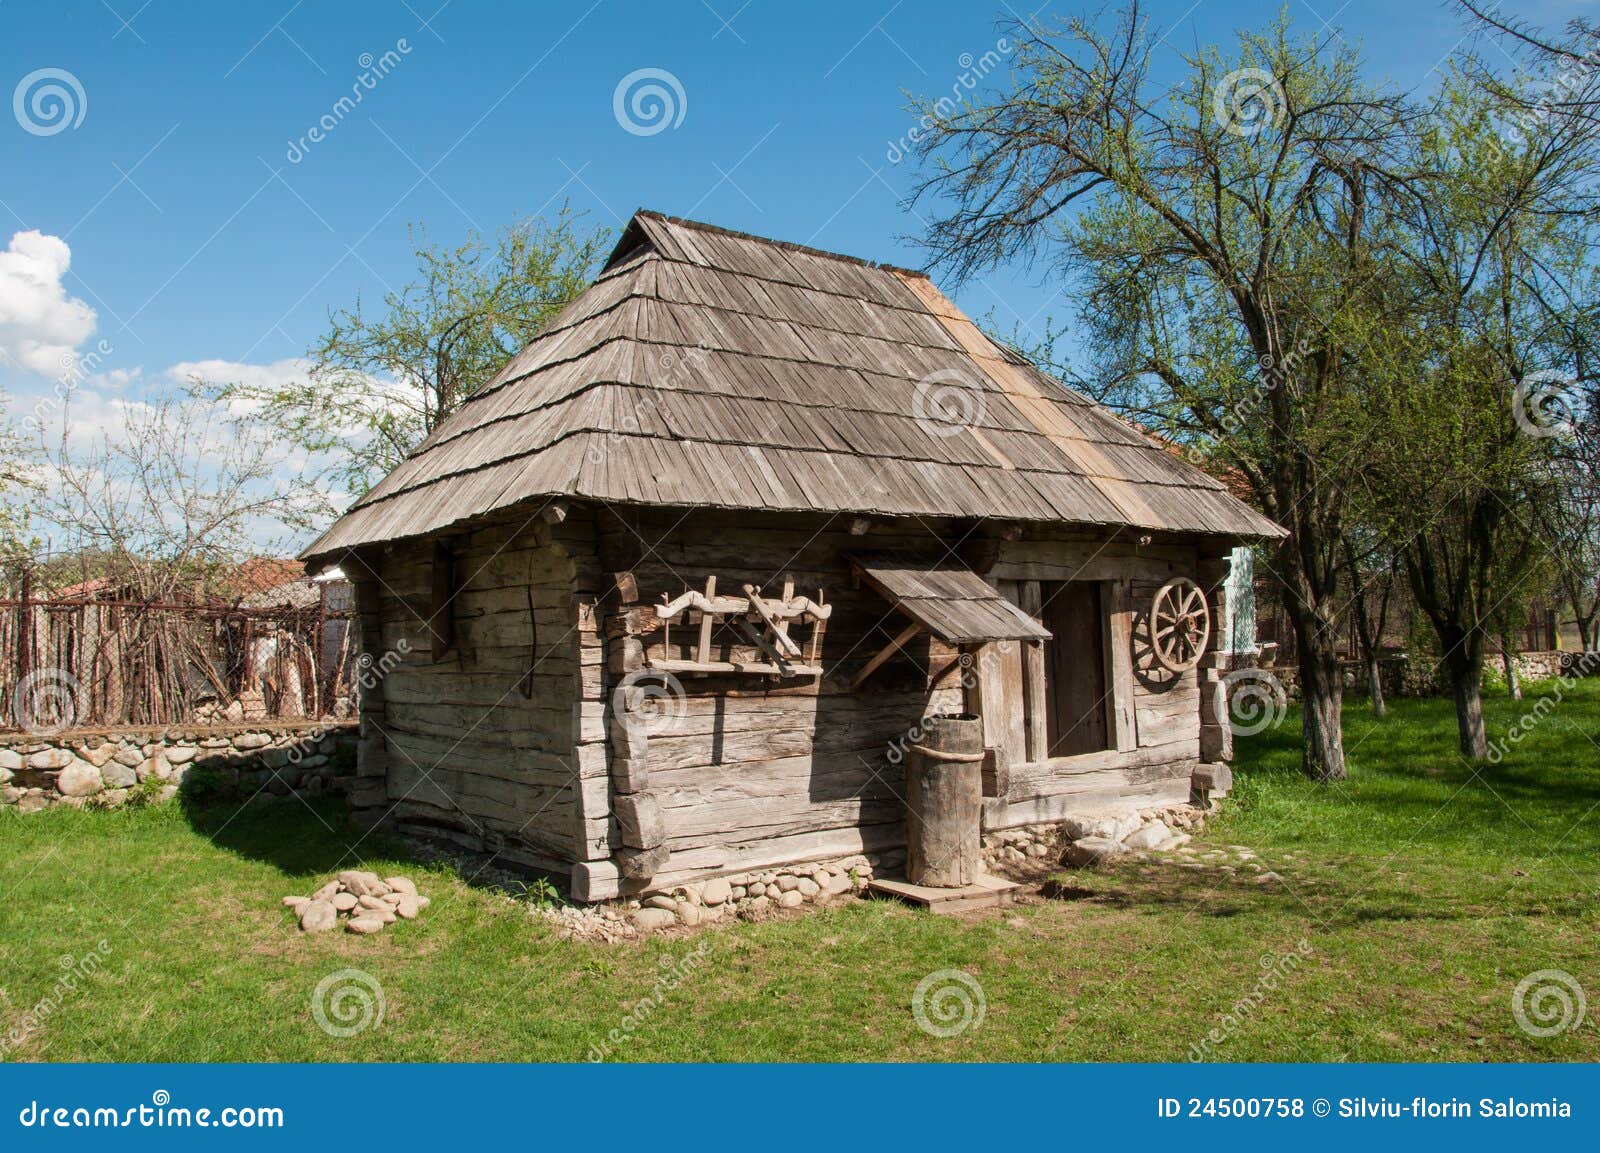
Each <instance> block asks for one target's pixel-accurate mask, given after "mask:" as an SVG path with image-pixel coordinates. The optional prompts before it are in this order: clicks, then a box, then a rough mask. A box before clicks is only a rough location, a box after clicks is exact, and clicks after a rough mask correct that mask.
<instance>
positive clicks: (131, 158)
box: [0, 0, 1579, 419]
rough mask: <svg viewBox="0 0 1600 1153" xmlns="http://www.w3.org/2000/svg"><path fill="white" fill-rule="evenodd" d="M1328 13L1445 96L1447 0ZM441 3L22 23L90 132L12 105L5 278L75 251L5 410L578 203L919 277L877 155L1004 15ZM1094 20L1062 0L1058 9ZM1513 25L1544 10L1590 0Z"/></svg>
mask: <svg viewBox="0 0 1600 1153" xmlns="http://www.w3.org/2000/svg"><path fill="white" fill-rule="evenodd" d="M1013 2H1014V0H1013ZM1315 3H1316V7H1315V8H1313V6H1312V5H1311V4H1308V3H1305V2H1304V0H1296V2H1295V3H1294V4H1293V5H1291V6H1290V12H1291V15H1292V17H1293V19H1294V20H1295V22H1296V24H1297V25H1298V26H1300V27H1302V28H1304V29H1305V30H1307V31H1319V30H1322V31H1326V32H1327V33H1328V34H1330V35H1333V34H1337V35H1338V36H1341V37H1343V38H1345V39H1347V40H1349V41H1352V42H1355V43H1358V44H1360V45H1361V46H1362V48H1363V49H1364V51H1365V54H1366V57H1367V60H1368V62H1369V68H1370V71H1371V73H1372V75H1373V77H1374V78H1387V79H1391V80H1393V81H1395V82H1397V83H1399V84H1401V85H1403V86H1406V87H1414V86H1426V85H1429V84H1431V83H1432V82H1433V81H1434V80H1435V79H1436V74H1432V75H1431V74H1430V73H1431V70H1432V69H1434V67H1435V66H1436V65H1437V64H1438V63H1439V62H1440V60H1441V59H1442V58H1443V57H1444V56H1445V55H1446V54H1447V53H1448V52H1449V51H1450V49H1451V48H1452V46H1453V45H1455V44H1456V43H1457V42H1458V40H1459V38H1460V37H1461V35H1462V27H1461V25H1460V23H1459V22H1458V21H1457V19H1456V18H1455V16H1454V15H1453V13H1451V12H1450V11H1448V10H1447V9H1446V7H1445V6H1444V5H1443V4H1442V3H1438V2H1435V0H1417V2H1403V0H1349V2H1348V3H1344V4H1343V6H1342V7H1341V6H1340V4H1339V3H1338V0H1315ZM440 5H441V0H395V2H388V0H372V2H370V3H340V4H337V5H333V4H319V3H313V2H309V0H306V2H302V3H295V2H294V0H263V2H259V3H238V4H218V3H214V2H212V3H201V2H190V0H150V2H148V3H146V2H145V0H88V2H84V3H53V4H49V5H42V4H40V5H33V4H24V3H21V2H20V0H12V2H11V3H6V4H3V5H0V80H3V88H4V91H6V92H13V93H15V87H16V86H18V85H19V84H21V83H22V82H23V81H24V79H25V78H27V77H29V76H30V75H32V74H33V73H35V72H37V71H38V70H41V69H59V70H64V71H65V72H67V73H70V74H71V77H72V78H73V79H74V80H75V81H76V85H77V87H78V89H79V90H81V93H82V96H81V98H79V97H78V95H77V93H76V92H71V91H69V96H70V98H71V99H72V100H73V101H74V102H75V104H76V105H77V108H76V113H81V119H78V118H77V115H76V114H74V115H73V117H72V124H71V125H70V126H67V127H64V128H62V129H61V130H60V131H55V132H51V133H48V134H39V133H37V132H30V131H27V130H25V126H24V125H23V124H22V122H21V120H20V119H19V118H18V117H16V116H0V173H3V178H0V249H4V248H5V246H6V243H7V241H10V240H11V239H12V237H13V236H14V235H15V234H18V233H24V232H27V231H37V232H39V233H41V234H43V236H44V237H47V238H56V241H55V242H50V243H42V242H35V243H33V245H32V247H31V248H30V247H28V246H27V245H24V246H23V247H24V248H25V249H27V251H26V252H24V253H22V254H20V255H19V254H18V253H17V252H16V242H13V251H12V252H11V253H9V254H8V253H5V252H0V266H3V265H4V262H5V261H6V259H8V257H9V258H10V259H11V267H12V269H13V271H15V270H16V269H17V268H20V267H23V266H24V264H26V267H27V268H29V269H32V270H33V271H34V273H35V274H37V273H38V272H39V270H40V269H43V270H44V275H46V276H48V274H49V273H50V272H52V271H55V272H60V269H61V266H62V265H63V264H64V263H65V262H66V260H67V258H68V257H67V254H68V253H70V267H69V268H67V269H66V270H65V271H64V272H61V273H60V278H59V279H60V299H57V300H53V301H52V300H47V301H45V302H44V304H43V305H41V306H40V307H41V308H43V309H44V310H45V313H47V314H48V315H46V314H41V315H38V316H35V315H34V314H33V313H31V312H29V310H28V309H29V305H28V304H27V302H23V303H21V304H18V303H17V302H15V301H13V302H12V303H11V304H10V306H9V307H10V314H9V315H8V314H7V312H6V311H5V310H6V309H7V307H8V305H7V304H6V303H5V298H4V296H3V295H0V352H3V353H5V354H6V355H4V356H0V387H4V388H5V390H6V391H7V392H9V393H10V395H11V397H12V405H13V411H14V412H15V411H16V410H17V409H18V408H19V407H20V406H21V405H22V404H25V403H26V402H27V400H28V398H29V397H32V396H35V395H37V394H39V393H41V392H43V391H46V390H47V389H48V388H49V387H50V379H49V374H48V372H41V371H40V370H39V369H40V367H41V365H43V364H45V363H46V362H47V361H48V357H49V355H50V350H53V349H55V348H56V347H57V345H71V346H72V347H73V348H74V349H76V350H77V351H78V352H79V353H81V352H83V351H85V350H88V349H92V348H94V347H96V346H97V345H98V346H99V347H100V348H102V349H104V350H105V351H103V352H102V354H101V355H100V356H98V357H97V358H96V363H95V365H94V368H95V371H96V373H97V374H98V375H97V385H99V386H103V387H105V388H115V387H119V386H122V387H127V388H130V389H144V390H150V389H161V388H165V387H169V386H170V384H171V381H172V379H173V377H172V370H173V367H174V366H178V365H195V364H208V365H209V368H210V370H211V372H212V373H213V374H223V375H226V374H229V373H235V374H238V373H245V372H251V371H261V372H270V371H272V369H271V368H270V367H268V366H273V365H278V364H280V362H283V361H285V360H288V359H291V358H295V357H298V356H300V355H302V354H303V353H304V351H305V349H306V346H307V345H308V344H309V343H310V342H311V341H312V340H313V339H314V338H315V337H316V336H317V334H318V333H319V332H320V331H321V330H322V328H323V326H324V322H325V317H326V314H327V312H328V310H329V308H331V307H335V306H341V305H346V304H349V303H351V302H352V301H353V300H354V299H355V297H356V295H357V293H360V294H362V295H363V296H364V297H367V298H376V297H377V296H379V295H381V293H382V292H383V291H384V288H385V286H387V285H399V284H401V283H403V282H404V281H405V279H406V278H407V276H408V274H409V273H410V271H411V269H412V260H411V256H410V253H409V250H408V247H407V236H406V226H407V224H408V222H415V221H421V222H425V223H426V224H427V225H428V226H429V228H430V231H431V232H432V233H433V234H434V236H435V237H436V238H438V239H440V240H453V239H456V238H459V237H461V236H463V235H464V234H465V233H466V231H467V230H468V229H470V228H474V227H476V228H479V229H482V230H485V231H493V230H495V229H496V228H498V227H499V226H501V225H502V224H504V223H505V222H507V221H509V220H511V219H513V218H514V217H515V216H517V215H518V214H523V213H530V212H539V211H546V212H548V211H549V210H550V209H551V208H552V207H554V206H555V205H557V204H559V202H560V201H561V200H562V199H564V198H570V200H571V201H572V203H573V204H574V206H576V207H578V208H581V209H585V210H587V211H588V212H589V213H590V214H591V216H592V218H593V219H594V220H595V221H597V222H599V223H603V224H606V225H608V226H610V227H612V228H617V227H620V225H621V223H622V222H623V221H624V220H625V219H626V217H627V216H628V214H629V213H630V212H631V211H632V210H633V209H634V208H635V207H638V206H648V207H651V208H656V209H660V210H663V211H666V212H670V213H674V214H679V215H688V216H693V217H696V218H698V219H702V220H708V221H711V222H714V223H717V224H720V225H724V226H726V227H731V228H737V229H742V230H746V231H751V232H755V233H759V234H763V235H768V236H774V237H778V238H781V239H785V240H791V241H797V242H802V243H807V244H812V245H816V246H819V247H823V248H829V249H834V250H838V251H843V252H849V253H852V254H856V255H860V256H865V257H871V258H875V259H882V260H889V261H893V262H895V263H900V264H913V265H914V264H917V263H920V257H919V254H918V252H917V250H916V249H915V248H914V247H913V246H911V245H910V244H909V243H908V242H907V241H906V240H905V239H903V237H904V236H905V234H907V233H912V232H915V231H917V229H918V227H919V223H918V220H917V217H916V216H914V215H912V214H910V213H908V212H907V211H906V209H905V208H904V207H903V205H902V203H901V201H902V198H903V196H904V194H905V192H906V190H907V189H908V188H909V187H910V186H911V184H912V182H913V179H914V175H915V174H914V172H913V170H912V165H911V164H909V163H906V164H899V165H896V164H892V163H890V161H889V159H888V158H887V155H886V154H887V152H888V150H889V148H890V145H891V144H892V143H893V142H895V141H896V140H897V139H899V138H901V137H902V136H903V135H904V133H905V132H906V130H907V129H908V128H909V127H910V126H911V121H910V119H909V118H908V117H907V115H906V113H905V111H904V105H905V97H904V95H903V90H912V91H915V92H918V93H924V94H938V93H941V92H946V91H949V89H950V87H951V85H952V84H953V83H954V82H955V81H956V78H957V77H958V76H959V75H960V74H961V72H962V70H963V67H964V62H965V61H966V60H967V59H968V54H970V57H981V56H982V55H983V53H985V52H986V51H989V50H990V49H992V48H993V47H994V46H995V43H996V38H997V35H998V33H997V31H996V28H995V19H996V17H997V15H998V16H1004V15H1006V14H1007V10H1006V8H1005V6H1004V5H1003V4H1000V3H997V2H996V0H977V2H970V3H956V2H953V0H949V2H937V3H935V2H928V3H915V2H912V0H901V2H900V3H895V2H894V0H861V2H857V3H817V4H801V3H795V2H789V3H774V2H767V0H753V2H751V3H748V4H744V3H743V0H705V2H701V0H682V2H678V3H664V2H663V3H634V2H628V0H599V2H595V0H576V2H572V3H563V4H553V3H552V4H534V3H515V4H514V3H494V4H490V3H471V2H469V0H450V2H448V3H443V5H442V7H441V6H440ZM1279 7H1280V5H1279V4H1278V3H1274V2H1259V3H1258V2H1253V0H1200V2H1199V3H1195V4H1192V5H1191V4H1190V3H1189V2H1188V0H1174V2H1171V3H1153V4H1151V5H1150V6H1149V12H1150V15H1151V16H1152V18H1153V19H1154V21H1155V23H1156V24H1157V25H1158V26H1159V27H1160V29H1161V31H1162V32H1163V33H1164V34H1165V36H1166V38H1167V40H1166V44H1165V45H1164V47H1163V49H1162V51H1163V52H1164V53H1165V54H1166V56H1167V57H1168V58H1169V59H1170V62H1171V63H1172V64H1173V65H1176V64H1177V63H1178V60H1177V55H1176V53H1177V51H1178V50H1179V49H1185V50H1188V49H1192V48H1194V47H1195V46H1196V45H1197V44H1205V43H1210V42H1224V43H1227V42H1230V41H1231V40H1232V39H1233V36H1234V34H1235V32H1236V30H1238V29H1240V28H1247V27H1258V26H1262V25H1265V24H1267V23H1268V22H1270V21H1271V20H1272V19H1273V18H1274V16H1275V14H1276V13H1277V11H1278V10H1279ZM1089 8H1090V6H1089V5H1087V4H1083V3H1074V2H1072V0H1065V2H1058V3H1054V4H1049V5H1046V6H1045V8H1044V10H1043V12H1042V15H1043V17H1044V18H1047V19H1048V18H1050V17H1052V16H1057V15H1064V14H1071V13H1072V12H1074V11H1086V10H1088V9H1089ZM1516 10H1517V11H1518V12H1520V13H1521V14H1524V15H1526V16H1528V17H1529V18H1531V19H1534V20H1535V21H1538V22H1543V23H1546V24H1554V23H1557V22H1559V21H1560V20H1561V19H1563V18H1564V17H1565V16H1567V15H1569V14H1571V13H1573V12H1576V11H1578V10H1579V5H1578V4H1576V3H1574V2H1571V0H1533V2H1529V3H1524V4H1520V5H1517V6H1516ZM1016 11H1017V12H1018V13H1019V14H1026V12H1027V10H1026V9H1024V8H1018V9H1016ZM385 52H393V53H394V55H393V56H392V57H391V61H392V63H391V65H390V66H388V67H387V68H386V71H387V75H384V76H383V77H382V78H381V79H379V80H377V81H376V83H375V84H374V85H373V87H372V88H371V89H370V90H367V91H364V92H363V99H362V101H361V103H360V105H359V106H358V107H356V108H355V109H354V110H353V111H350V112H348V114H346V115H343V116H342V117H341V118H340V119H339V121H338V123H337V126H336V127H335V128H333V129H332V130H331V131H329V132H327V133H326V135H325V137H324V138H323V139H322V140H320V141H317V142H306V141H304V140H303V138H305V137H306V134H307V132H308V130H309V129H310V128H311V127H312V126H313V125H314V124H316V123H317V122H318V120H319V119H321V118H322V117H323V116H324V115H325V114H328V113H330V110H331V109H333V107H334V105H335V102H336V101H338V100H339V98H340V97H341V96H344V95H347V94H349V93H350V92H351V91H352V87H353V86H356V85H358V84H359V78H360V77H361V75H362V73H363V72H364V71H366V72H369V73H370V71H371V67H372V66H373V64H374V63H375V62H376V61H377V60H378V59H379V58H381V57H383V54H384V53H385ZM369 54H370V55H369ZM639 69H660V70H664V71H666V72H669V73H671V75H672V76H673V77H674V78H676V80H677V82H678V84H679V85H680V86H681V90H682V94H683V96H682V100H681V103H680V105H679V107H678V109H677V111H678V112H680V113H681V120H679V119H678V118H677V117H676V116H675V117H674V122H673V124H672V125H671V126H668V127H665V128H663V129H662V130H661V131H659V132H656V133H654V134H650V135H638V134H633V133H630V132H628V131H626V130H625V129H624V127H623V126H622V125H621V124H620V123H619V121H618V118H617V117H616V115H614V110H613V97H614V94H615V91H616V89H617V86H618V83H619V81H621V80H622V78H623V77H624V76H626V75H627V74H629V73H632V72H634V71H636V70H639ZM48 79H49V78H48V77H46V78H45V80H48ZM40 82H42V81H36V82H35V83H36V84H37V83H40ZM674 99H676V96H674ZM26 115H28V112H27V106H26V102H25V101H24V116H26ZM36 128H37V126H36ZM302 143H309V146H307V147H299V146H298V145H299V144H302ZM296 151H298V152H299V153H300V155H299V156H298V159H297V160H295V159H292V158H291V156H290V155H289V154H290V153H291V152H296ZM3 285H4V278H3V277H0V291H3ZM44 287H45V289H48V287H49V286H48V285H45V286H44ZM1058 288H1059V286H1058V285H1054V284H1050V283H1041V281H1040V277H1039V275H1037V274H1033V275H1030V274H1029V273H1027V272H1026V271H1024V270H1003V271H1001V272H999V273H997V274H996V275H994V276H991V277H987V278H985V281H984V283H982V284H972V285H969V286H966V287H965V288H964V289H963V290H962V291H961V292H960V293H959V295H958V300H959V302H960V303H961V304H962V305H963V306H964V307H966V308H967V309H968V311H970V312H972V313H973V314H975V315H980V316H981V315H982V314H984V313H987V312H989V311H990V310H991V309H993V310H995V311H996V314H997V317H998V319H999V320H1000V322H1001V325H1002V327H1005V328H1009V327H1010V324H1011V323H1012V322H1013V321H1014V320H1020V321H1022V322H1023V323H1025V324H1031V325H1033V326H1039V325H1041V324H1042V322H1043V319H1044V317H1046V316H1050V315H1054V316H1055V317H1056V318H1057V319H1058V320H1064V319H1067V318H1068V317H1069V316H1070V314H1071V311H1072V310H1071V306H1070V304H1069V303H1068V302H1066V301H1065V300H1064V299H1063V298H1061V297H1060V296H1057V295H1056V291H1057V289H1058ZM74 302H77V303H74ZM51 309H54V312H53V313H51V312H50V310H51ZM91 312H92V317H91V316H90V315H89V313H91ZM30 324H37V325H39V326H42V327H43V328H50V331H48V332H41V333H40V334H36V336H37V339H35V340H34V343H33V344H32V345H29V346H28V347H29V348H32V349H33V350H34V353H35V355H33V356H31V357H29V356H26V355H21V354H19V347H20V342H22V341H23V340H25V339H28V326H29V325H30ZM51 326H53V327H51ZM52 341H54V342H55V343H52ZM100 342H104V344H100ZM8 344H9V347H8ZM40 350H45V351H43V352H41V351H40ZM30 360H31V362H32V366H31V368H30V367H28V362H29V361H30ZM279 370H280V371H281V369H279ZM94 411H95V410H94V409H92V408H91V409H90V410H89V412H90V414H91V415H90V419H93V416H92V414H93V412H94Z"/></svg>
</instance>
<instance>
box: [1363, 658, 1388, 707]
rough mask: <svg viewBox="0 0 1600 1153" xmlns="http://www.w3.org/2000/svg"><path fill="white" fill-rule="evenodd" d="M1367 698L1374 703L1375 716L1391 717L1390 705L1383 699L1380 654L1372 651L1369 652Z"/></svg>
mask: <svg viewBox="0 0 1600 1153" xmlns="http://www.w3.org/2000/svg"><path fill="white" fill-rule="evenodd" d="M1367 696H1368V697H1369V698H1370V699H1371V701H1372V715H1373V716H1375V717H1386V716H1388V715H1389V703H1388V702H1387V701H1385V700H1384V699H1383V666H1382V665H1381V664H1379V662H1378V654H1377V653H1376V652H1375V651H1372V650H1370V649H1369V650H1368V652H1367Z"/></svg>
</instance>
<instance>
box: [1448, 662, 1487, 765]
mask: <svg viewBox="0 0 1600 1153" xmlns="http://www.w3.org/2000/svg"><path fill="white" fill-rule="evenodd" d="M1472 647H1473V646H1472V645H1471V644H1470V643H1469V642H1467V641H1464V640H1463V641H1462V642H1461V643H1459V644H1457V645H1455V646H1453V647H1452V648H1451V650H1450V653H1449V656H1447V657H1446V658H1445V667H1446V669H1447V670H1448V671H1449V673H1450V692H1451V695H1452V696H1454V697H1455V702H1456V726H1457V729H1458V730H1459V732H1460V736H1461V755H1462V756H1464V757H1466V758H1467V759H1468V760H1469V761H1482V760H1487V759H1488V756H1489V738H1488V735H1487V734H1486V733H1485V732H1484V728H1483V692H1482V685H1483V652H1482V647H1481V645H1480V646H1477V647H1478V652H1477V653H1476V654H1474V653H1473V652H1471V651H1469V650H1470V649H1471V648H1472Z"/></svg>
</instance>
